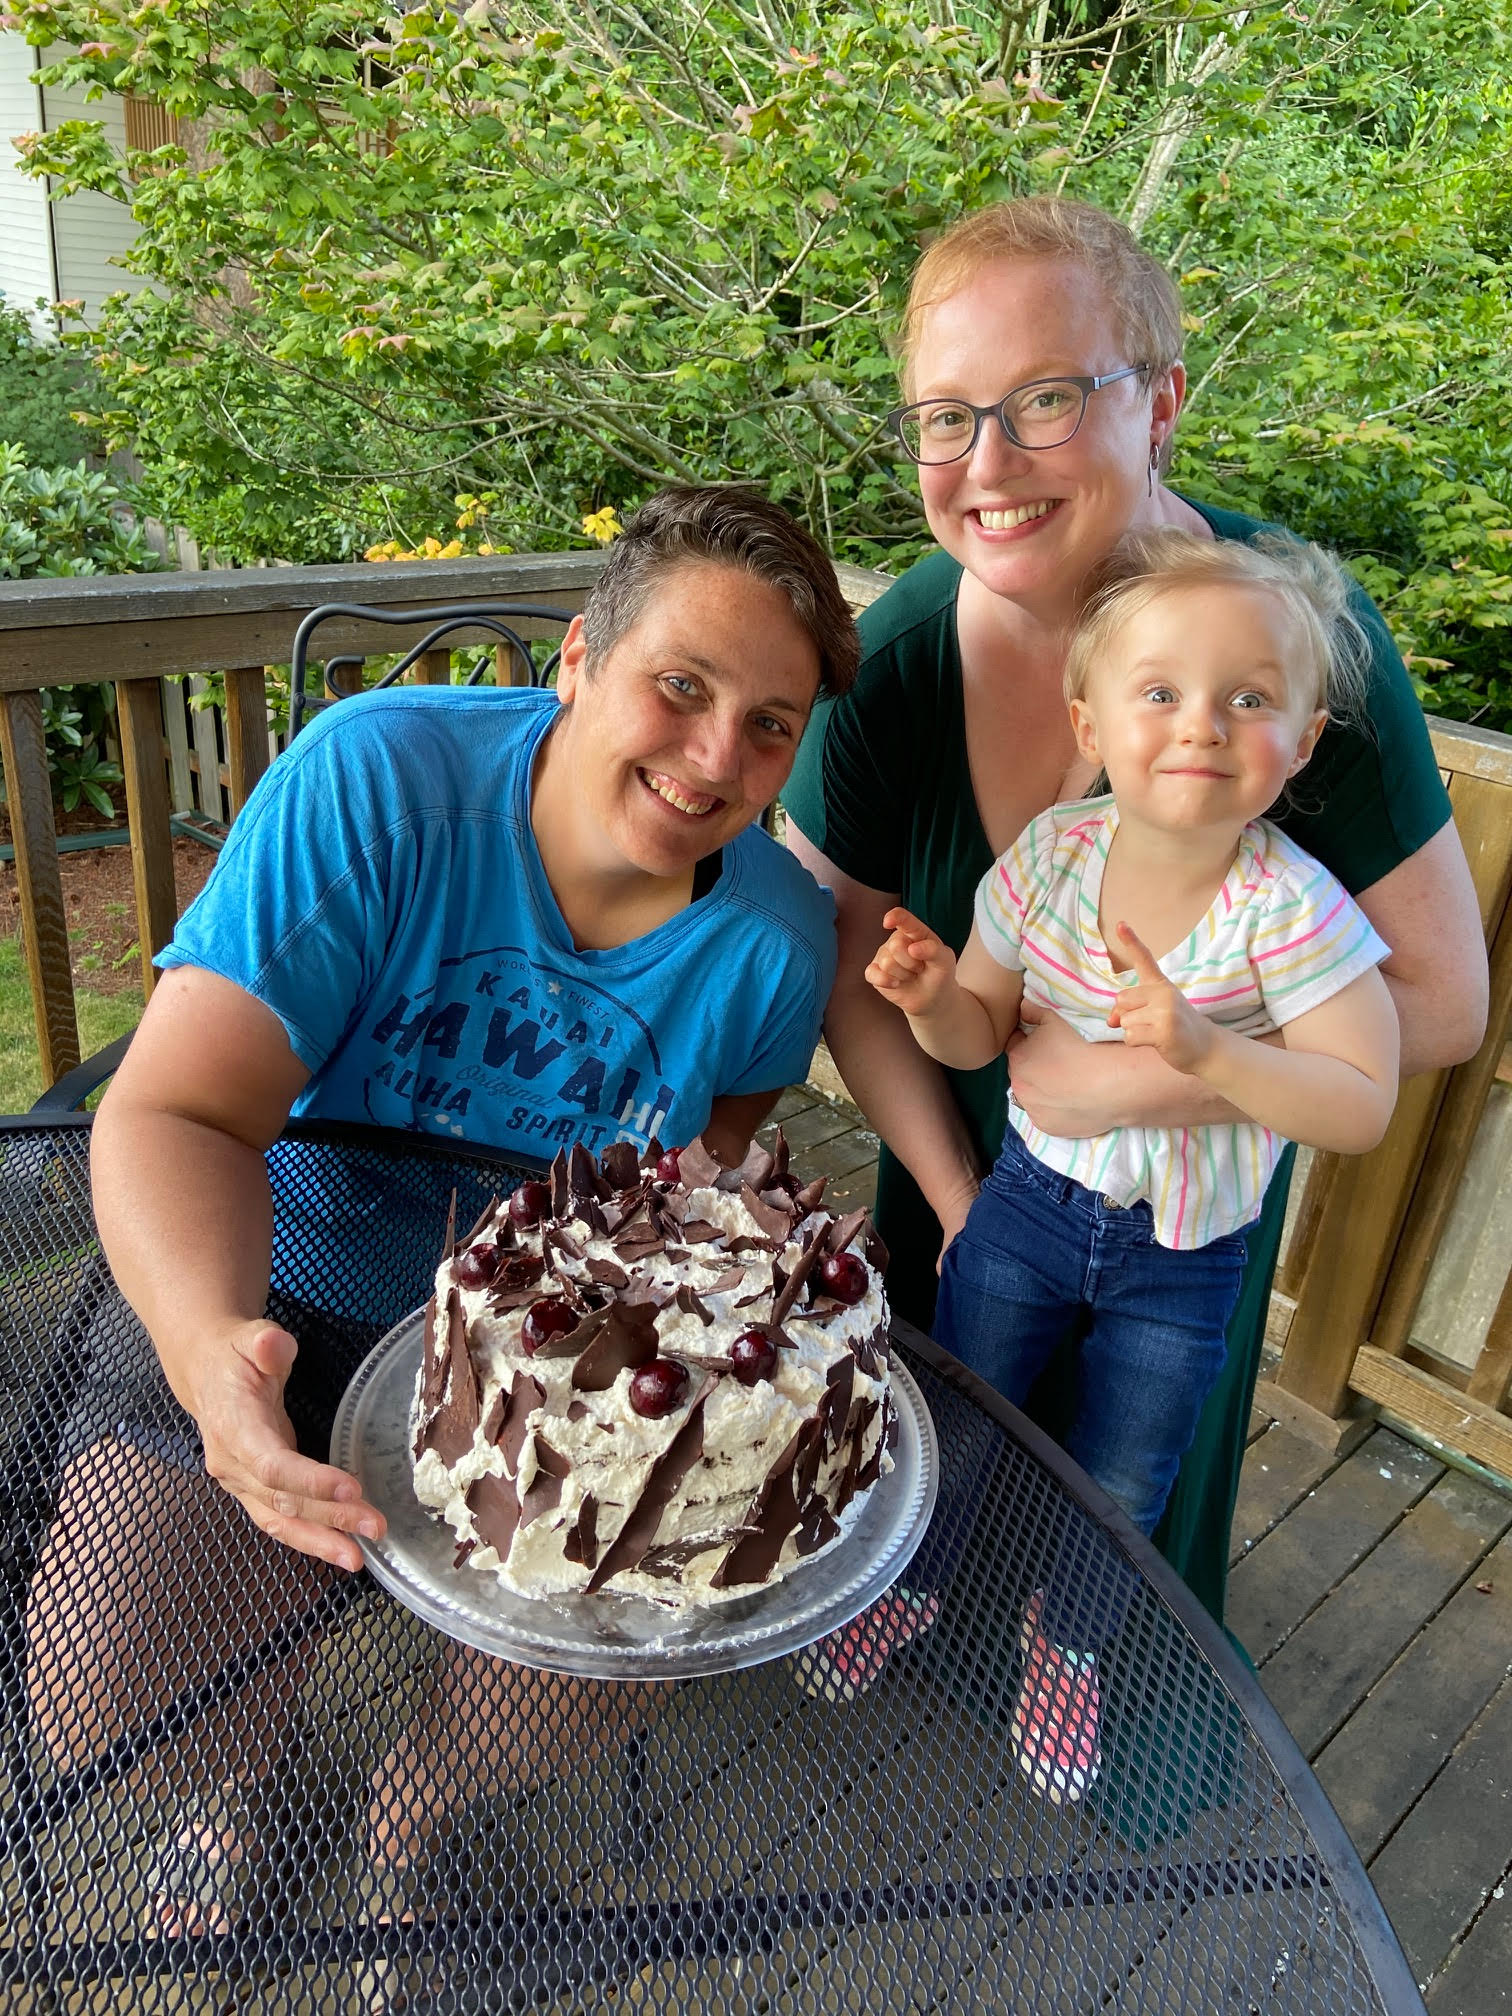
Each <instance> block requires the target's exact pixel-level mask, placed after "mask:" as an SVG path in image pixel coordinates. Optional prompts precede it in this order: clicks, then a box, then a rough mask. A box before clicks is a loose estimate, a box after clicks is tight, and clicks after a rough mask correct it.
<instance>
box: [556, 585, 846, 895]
mask: <svg viewBox="0 0 1512 2016" xmlns="http://www.w3.org/2000/svg"><path fill="white" fill-rule="evenodd" d="M818 690H819V653H818V650H817V648H816V646H815V644H814V642H813V639H812V638H811V637H810V636H809V634H808V632H807V631H806V630H805V629H804V627H803V625H802V624H801V623H800V622H799V621H798V618H797V617H796V616H795V615H794V614H793V611H792V609H791V607H790V606H789V604H788V601H787V598H786V597H785V596H784V595H783V594H782V592H781V591H780V590H779V589H777V588H774V587H772V586H771V585H770V584H769V583H768V582H765V581H761V580H757V579H756V578H755V577H753V576H752V575H749V574H747V573H745V572H743V571H742V570H740V569H738V568H734V567H727V566H722V565H720V564H719V563H717V562H714V561H707V560H690V561H685V562H683V563H682V564H681V565H680V566H677V567H674V568H672V569H670V570H669V571H668V573H667V574H666V575H665V576H664V577H663V578H662V579H661V580H660V581H659V582H658V585H657V587H656V590H655V592H654V593H653V594H652V595H651V597H650V598H649V600H648V601H647V603H646V606H645V608H644V610H643V611H642V612H641V615H640V617H639V618H638V620H637V621H636V622H635V623H634V624H633V625H632V627H631V628H630V629H629V630H627V631H626V632H625V633H624V635H623V636H622V637H621V638H620V639H619V640H618V642H617V643H616V644H615V645H614V646H613V647H612V648H611V649H610V650H609V651H608V652H607V653H606V655H605V657H604V660H603V662H602V663H601V664H600V665H598V666H597V667H596V668H595V669H594V670H593V671H592V672H589V670H588V666H587V653H586V648H585V646H584V643H583V637H582V619H581V618H575V619H574V622H573V625H572V628H571V630H569V632H568V634H567V640H566V642H565V643H564V645H563V647H562V667H561V672H560V674H559V675H558V679H557V697H558V699H559V700H561V701H562V702H563V703H565V704H567V705H569V706H570V707H571V710H572V711H571V716H570V721H569V723H564V724H563V725H564V726H567V727H568V729H569V732H568V736H567V743H568V746H569V748H570V750H571V757H572V776H573V782H574V789H575V792H576V795H577V800H578V803H579V804H580V806H581V809H582V816H583V819H584V821H585V823H586V824H587V826H588V827H589V828H591V829H592V832H593V838H594V841H595V842H596V848H595V851H598V852H600V853H601V854H602V856H603V858H604V863H605V865H606V866H615V865H619V864H623V865H625V866H627V867H630V868H633V869H639V870H640V871H641V872H642V873H645V874H649V875H677V874H681V873H684V872H685V871H686V870H687V869H688V868H690V867H691V866H692V865H693V863H694V862H695V861H698V860H699V859H701V858H702V856H704V855H705V854H712V853H713V852H715V850H716V849H718V848H720V847H722V846H723V845H724V844H725V842H726V841H728V840H732V839H734V837H735V835H736V834H737V833H739V832H741V831H742V830H743V829H744V828H745V827H747V826H749V825H750V824H751V822H752V820H753V819H756V818H757V817H759V815H760V814H761V812H762V811H763V810H764V808H765V807H766V806H767V805H769V804H770V803H771V801H772V800H773V799H774V798H775V797H776V795H777V793H778V791H779V790H780V789H781V788H782V786H783V784H784V783H786V781H787V775H788V772H789V770H790V769H791V768H792V764H793V757H794V755H795V754H796V752H797V748H798V740H799V737H800V736H801V735H802V733H803V729H804V724H805V723H806V722H807V720H808V717H809V713H810V710H811V709H812V707H813V704H814V700H815V697H816V695H817V693H818Z"/></svg>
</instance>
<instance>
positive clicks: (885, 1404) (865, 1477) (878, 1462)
mask: <svg viewBox="0 0 1512 2016" xmlns="http://www.w3.org/2000/svg"><path fill="white" fill-rule="evenodd" d="M891 1405H892V1396H891V1394H889V1393H884V1394H883V1396H882V1426H881V1430H880V1432H879V1433H878V1436H877V1442H876V1447H875V1448H874V1449H873V1450H872V1453H871V1454H870V1456H868V1457H867V1459H866V1461H865V1462H864V1463H863V1464H862V1465H861V1467H860V1469H859V1470H858V1471H857V1472H856V1489H857V1490H858V1491H869V1490H870V1489H871V1487H872V1486H873V1484H875V1483H876V1481H877V1479H878V1478H879V1477H880V1476H881V1475H882V1454H883V1451H884V1450H885V1449H887V1448H888V1447H889V1444H888V1439H887V1437H888V1433H889V1431H890V1429H891V1428H892V1427H893V1426H894V1425H895V1424H894V1423H892V1422H890V1421H889V1419H888V1410H889V1408H890V1407H891Z"/></svg>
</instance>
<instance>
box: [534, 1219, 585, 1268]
mask: <svg viewBox="0 0 1512 2016" xmlns="http://www.w3.org/2000/svg"><path fill="white" fill-rule="evenodd" d="M541 1244H542V1246H543V1247H545V1246H554V1247H555V1248H556V1249H557V1251H558V1252H559V1253H563V1254H565V1255H566V1257H567V1258H568V1259H569V1260H579V1261H580V1260H582V1259H583V1257H584V1255H583V1249H582V1247H581V1246H579V1244H578V1243H577V1241H576V1239H574V1238H573V1236H572V1234H571V1233H570V1232H569V1231H568V1230H567V1228H566V1227H565V1226H564V1225H548V1226H547V1227H546V1229H545V1231H544V1232H543V1233H542V1234H541Z"/></svg>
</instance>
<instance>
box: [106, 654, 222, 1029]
mask: <svg viewBox="0 0 1512 2016" xmlns="http://www.w3.org/2000/svg"><path fill="white" fill-rule="evenodd" d="M116 717H117V719H118V720H119V721H120V724H121V768H122V770H123V771H124V772H125V773H126V817H127V819H128V820H129V822H130V825H131V873H132V880H133V881H134V882H135V884H136V907H137V946H138V949H139V951H140V953H141V958H142V999H143V1000H144V1001H148V1000H150V999H151V998H152V990H153V987H154V986H155V985H156V982H157V974H156V972H155V970H154V968H153V964H152V955H153V954H154V953H155V952H160V951H161V950H162V948H163V947H164V946H165V945H166V944H167V943H168V941H169V939H170V938H171V937H172V936H173V927H174V925H175V923H176V922H177V921H178V897H177V893H176V892H175V890H174V886H173V834H172V830H171V828H170V826H169V824H168V820H169V806H168V772H167V769H166V767H165V765H164V763H163V706H162V688H161V686H160V685H159V682H158V681H157V680H156V679H122V680H120V681H119V682H118V683H117V686H116ZM201 802H202V803H203V800H201Z"/></svg>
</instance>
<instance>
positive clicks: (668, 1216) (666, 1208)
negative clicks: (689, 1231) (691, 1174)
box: [652, 1190, 688, 1231]
mask: <svg viewBox="0 0 1512 2016" xmlns="http://www.w3.org/2000/svg"><path fill="white" fill-rule="evenodd" d="M652 1215H653V1216H654V1217H656V1218H657V1219H658V1221H659V1223H660V1225H661V1228H662V1230H663V1231H665V1230H666V1229H667V1227H668V1226H669V1225H681V1223H682V1221H683V1220H684V1218H686V1217H687V1215H688V1193H687V1191H686V1190H664V1191H661V1192H659V1193H658V1195H657V1198H656V1202H655V1206H654V1209H653V1214H652Z"/></svg>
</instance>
